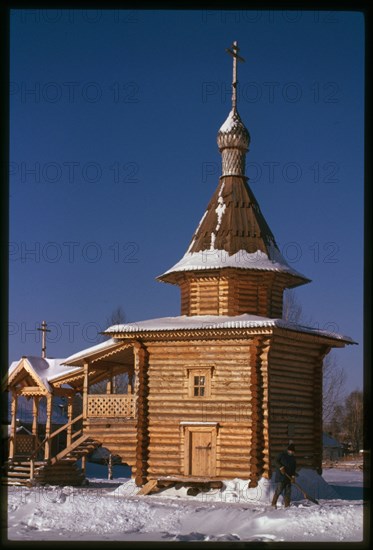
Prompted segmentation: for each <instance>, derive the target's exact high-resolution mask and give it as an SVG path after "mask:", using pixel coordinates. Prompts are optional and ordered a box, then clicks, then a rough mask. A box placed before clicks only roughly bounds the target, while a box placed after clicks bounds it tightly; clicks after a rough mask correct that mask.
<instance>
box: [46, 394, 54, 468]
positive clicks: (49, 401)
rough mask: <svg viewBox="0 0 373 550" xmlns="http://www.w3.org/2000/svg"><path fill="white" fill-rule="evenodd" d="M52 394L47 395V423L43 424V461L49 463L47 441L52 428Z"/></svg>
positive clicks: (49, 451)
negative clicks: (44, 440) (44, 439)
mask: <svg viewBox="0 0 373 550" xmlns="http://www.w3.org/2000/svg"><path fill="white" fill-rule="evenodd" d="M52 399H53V396H52V394H48V395H47V421H46V424H45V438H46V442H45V447H44V460H47V461H49V460H50V458H51V440H50V439H49V437H50V434H51V427H52Z"/></svg>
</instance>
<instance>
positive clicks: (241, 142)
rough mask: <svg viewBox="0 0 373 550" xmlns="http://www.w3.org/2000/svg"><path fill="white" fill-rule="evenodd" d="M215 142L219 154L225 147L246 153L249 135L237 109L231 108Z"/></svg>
mask: <svg viewBox="0 0 373 550" xmlns="http://www.w3.org/2000/svg"><path fill="white" fill-rule="evenodd" d="M217 141H218V147H219V151H220V152H221V151H223V149H226V148H227V147H229V148H234V149H241V150H243V151H248V149H249V144H250V134H249V132H248V130H247V128H246V126H245V125H244V123H243V122H242V120H241V117H240V115H239V114H238V111H237V109H235V108H232V110H231V112H230V113H229V115H228V117H227V119H226V121H225V122H224V124H223V125H222V126H221V127H220V129H219V131H218V139H217Z"/></svg>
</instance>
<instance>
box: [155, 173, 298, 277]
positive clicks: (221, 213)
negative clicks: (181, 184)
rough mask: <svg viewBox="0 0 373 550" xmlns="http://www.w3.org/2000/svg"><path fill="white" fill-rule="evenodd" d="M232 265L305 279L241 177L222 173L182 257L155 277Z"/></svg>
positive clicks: (244, 179) (244, 178) (245, 179)
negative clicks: (286, 255)
mask: <svg viewBox="0 0 373 550" xmlns="http://www.w3.org/2000/svg"><path fill="white" fill-rule="evenodd" d="M225 267H235V268H238V269H253V270H264V271H281V272H284V273H288V274H290V275H292V276H293V277H294V281H293V282H294V284H293V285H292V286H298V285H301V284H304V283H307V282H309V279H307V278H306V277H305V276H304V275H302V274H301V273H298V272H297V271H295V270H294V269H293V268H292V267H291V266H289V264H288V263H287V262H286V260H285V259H284V257H283V256H282V254H281V252H280V250H279V248H278V246H277V244H276V241H275V238H274V236H273V233H272V231H271V229H270V228H269V226H268V224H267V222H266V220H265V218H264V216H263V214H262V212H261V210H260V207H259V204H258V202H257V200H256V198H255V196H254V193H253V192H252V190H251V189H250V187H249V185H248V184H247V178H246V177H245V176H222V177H221V178H220V181H219V185H218V187H217V189H216V191H215V193H214V195H213V196H212V198H211V200H210V203H209V205H208V207H207V211H206V212H205V214H204V216H203V217H202V219H201V221H200V223H199V225H198V227H197V229H196V231H195V233H194V235H193V238H192V241H191V243H190V246H189V248H188V250H187V252H186V254H185V255H184V256H183V258H182V259H181V260H180V261H179V262H178V263H177V264H176V265H174V266H173V267H172V268H171V269H169V270H168V271H166V273H164V274H163V275H161V276H159V277H158V279H159V280H161V281H164V282H173V277H172V276H171V275H172V274H173V273H175V272H180V271H194V270H199V271H200V270H207V269H209V270H211V269H222V268H225Z"/></svg>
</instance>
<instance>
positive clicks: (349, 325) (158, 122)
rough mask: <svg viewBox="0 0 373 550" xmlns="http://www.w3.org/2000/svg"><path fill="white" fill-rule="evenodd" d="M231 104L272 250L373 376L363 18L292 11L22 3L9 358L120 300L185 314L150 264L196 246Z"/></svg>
mask: <svg viewBox="0 0 373 550" xmlns="http://www.w3.org/2000/svg"><path fill="white" fill-rule="evenodd" d="M233 40H237V41H238V44H239V47H240V49H241V51H240V53H241V55H242V56H243V57H244V58H245V59H246V62H245V63H242V64H239V67H238V68H239V75H238V76H239V82H240V84H239V86H240V89H239V99H238V109H239V112H240V115H241V118H242V119H243V120H244V122H245V124H246V126H247V128H248V129H249V131H250V134H251V145H250V152H249V154H248V156H247V175H248V176H249V178H250V186H251V187H252V189H253V191H254V194H255V195H256V197H257V199H258V201H259V203H260V205H261V209H262V211H263V213H264V216H265V217H266V220H267V222H268V223H269V226H270V227H271V229H272V231H273V233H274V235H275V237H276V239H277V242H278V245H279V247H280V250H281V251H282V253H283V255H284V256H285V257H286V258H287V260H288V262H289V263H291V265H292V266H293V267H294V268H295V269H296V270H298V271H300V272H301V273H304V274H305V275H306V276H308V277H309V278H310V279H312V283H311V284H309V285H305V286H304V287H300V288H299V289H298V290H297V296H298V299H299V301H300V302H301V303H302V306H303V312H304V316H305V317H306V318H307V319H308V320H309V323H310V324H312V326H315V327H318V328H329V329H332V330H337V331H338V332H341V333H343V334H348V335H349V336H351V337H352V338H354V339H355V340H356V341H358V342H359V346H349V347H348V348H345V349H342V350H337V351H336V352H335V355H336V358H337V360H338V363H339V364H340V365H342V366H343V367H344V369H345V370H346V373H347V389H348V390H352V389H355V388H356V387H362V379H363V365H362V356H363V191H364V185H363V161H364V158H363V145H364V141H363V136H364V71H363V69H364V19H363V16H362V15H361V14H359V13H357V12H356V13H353V12H350V13H347V12H335V13H334V12H318V11H315V12H306V11H304V12H303V11H298V12H286V11H251V12H245V11H242V10H241V11H232V12H226V11H219V10H217V11H214V12H212V11H203V10H201V11H182V10H180V11H161V10H160V11H136V10H134V11H97V10H92V11H89V12H88V11H85V10H79V9H78V10H40V11H36V10H26V11H23V10H14V11H13V12H12V19H11V50H10V52H11V61H10V71H11V74H10V80H11V88H10V93H11V96H10V102H11V103H10V116H11V121H10V150H11V159H10V161H11V164H10V242H11V244H10V288H9V301H10V304H9V306H10V311H9V355H10V357H9V359H10V361H13V360H16V359H18V358H19V357H20V356H21V355H27V354H28V355H31V354H40V349H41V344H40V333H39V332H37V331H36V326H38V325H39V323H40V322H41V321H42V320H43V319H45V320H46V321H47V322H48V323H49V324H50V328H51V329H52V332H51V333H50V335H49V339H50V341H49V343H48V355H50V356H53V357H65V356H68V355H70V354H72V353H74V352H76V351H79V350H80V349H83V348H85V347H89V346H90V345H93V344H94V343H95V342H96V341H97V340H96V337H97V331H98V330H99V329H101V330H102V329H104V328H105V325H106V319H107V317H109V316H110V314H111V312H112V311H113V310H114V309H115V308H116V307H118V306H121V307H122V308H123V309H124V311H125V313H126V317H127V320H128V321H136V320H142V319H147V318H153V317H161V316H168V315H178V314H179V313H180V309H179V307H180V306H179V290H178V288H177V287H174V286H172V285H166V284H163V283H159V282H157V281H155V277H156V276H157V275H159V274H161V273H163V272H164V271H166V270H167V269H168V268H170V267H171V266H172V265H173V264H174V263H176V262H177V261H178V260H179V259H180V258H181V257H182V256H183V254H184V252H185V251H186V249H187V247H188V245H189V242H190V239H191V237H192V235H193V232H194V230H195V228H196V226H197V224H198V222H199V220H200V218H201V217H202V214H203V213H204V211H205V207H206V205H207V203H208V202H209V199H210V197H211V195H212V194H213V192H214V190H215V188H216V186H217V184H218V178H219V175H220V163H221V160H220V154H219V152H218V149H217V145H216V134H217V131H218V129H219V127H220V126H221V124H222V123H223V122H224V120H225V118H226V116H227V114H228V112H229V110H230V97H231V73H232V66H231V58H230V57H229V56H228V54H227V53H226V52H225V48H227V47H229V46H230V45H231V44H232V42H233Z"/></svg>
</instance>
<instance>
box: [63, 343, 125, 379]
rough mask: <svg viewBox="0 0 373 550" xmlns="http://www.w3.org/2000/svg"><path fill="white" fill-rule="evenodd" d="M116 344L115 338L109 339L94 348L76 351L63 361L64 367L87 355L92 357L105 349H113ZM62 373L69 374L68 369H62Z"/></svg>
mask: <svg viewBox="0 0 373 550" xmlns="http://www.w3.org/2000/svg"><path fill="white" fill-rule="evenodd" d="M116 344H118V340H116V339H115V338H110V340H105V342H101V343H100V344H96V345H95V346H91V347H90V348H86V349H83V350H82V351H78V352H77V353H74V355H70V357H68V358H67V359H65V360H64V365H68V364H69V363H71V362H73V361H76V360H77V359H82V358H84V357H87V356H89V355H94V354H95V353H99V352H101V351H105V350H106V349H109V348H111V347H114V346H115V345H116ZM73 368H80V367H73ZM63 372H65V373H66V372H69V371H68V367H64V371H63Z"/></svg>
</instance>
